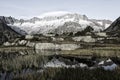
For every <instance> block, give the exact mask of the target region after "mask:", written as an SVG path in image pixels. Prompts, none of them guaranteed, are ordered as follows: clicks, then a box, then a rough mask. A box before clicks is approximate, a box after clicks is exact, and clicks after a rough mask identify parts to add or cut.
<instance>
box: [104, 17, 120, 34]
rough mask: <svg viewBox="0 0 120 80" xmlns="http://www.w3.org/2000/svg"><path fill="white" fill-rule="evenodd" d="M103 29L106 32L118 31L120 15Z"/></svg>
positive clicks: (119, 29) (119, 28)
mask: <svg viewBox="0 0 120 80" xmlns="http://www.w3.org/2000/svg"><path fill="white" fill-rule="evenodd" d="M105 31H106V32H119V31H120V17H119V18H118V19H116V20H115V21H114V22H113V23H112V24H111V25H110V26H109V27H108V28H107V29H106V30H105Z"/></svg>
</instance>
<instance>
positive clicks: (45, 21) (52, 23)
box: [12, 11, 102, 34]
mask: <svg viewBox="0 0 120 80" xmlns="http://www.w3.org/2000/svg"><path fill="white" fill-rule="evenodd" d="M66 22H68V23H67V24H68V26H66V27H67V28H68V30H70V31H76V29H77V27H73V28H72V30H71V29H70V27H69V26H70V25H73V26H74V25H75V23H76V24H80V26H81V28H80V29H82V30H84V29H85V28H86V27H87V26H91V27H93V28H94V30H95V31H99V30H101V29H102V27H101V26H98V25H99V24H98V23H96V24H98V25H96V24H95V23H94V22H92V21H90V20H88V19H87V17H86V16H83V15H80V14H77V13H71V12H64V11H58V12H51V13H45V14H43V15H41V16H39V19H33V20H32V21H31V20H25V21H23V22H16V23H14V24H13V25H12V26H16V27H18V28H20V29H21V30H24V31H25V32H27V33H28V34H36V33H49V31H54V30H55V29H57V28H58V27H59V28H60V26H61V27H62V25H64V24H65V23H66ZM69 22H70V24H69ZM72 22H73V23H72ZM64 27H65V26H64ZM78 27H79V26H78ZM62 29H63V28H62ZM62 31H63V32H64V31H65V30H62ZM70 31H69V32H70Z"/></svg>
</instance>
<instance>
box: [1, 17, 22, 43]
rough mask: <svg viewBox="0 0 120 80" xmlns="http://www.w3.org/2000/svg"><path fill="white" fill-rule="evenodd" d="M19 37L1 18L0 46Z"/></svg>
mask: <svg viewBox="0 0 120 80" xmlns="http://www.w3.org/2000/svg"><path fill="white" fill-rule="evenodd" d="M20 36H21V35H20V34H19V33H18V32H16V31H14V30H13V29H12V28H11V27H10V26H8V25H7V24H6V21H5V20H4V19H3V17H2V18H1V17H0V44H2V43H3V42H6V41H9V40H12V39H15V38H17V37H20Z"/></svg>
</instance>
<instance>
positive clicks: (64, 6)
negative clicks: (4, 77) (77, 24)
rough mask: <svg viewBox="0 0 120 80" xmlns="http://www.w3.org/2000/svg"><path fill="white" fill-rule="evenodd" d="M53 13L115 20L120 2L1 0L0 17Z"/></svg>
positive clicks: (100, 0)
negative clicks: (70, 13) (61, 12)
mask: <svg viewBox="0 0 120 80" xmlns="http://www.w3.org/2000/svg"><path fill="white" fill-rule="evenodd" d="M53 11H70V12H77V13H80V14H85V15H87V16H88V17H89V18H95V19H110V20H114V19H116V18H118V17H119V16H120V0H0V16H13V17H17V18H23V17H32V16H39V15H41V14H43V13H46V12H53Z"/></svg>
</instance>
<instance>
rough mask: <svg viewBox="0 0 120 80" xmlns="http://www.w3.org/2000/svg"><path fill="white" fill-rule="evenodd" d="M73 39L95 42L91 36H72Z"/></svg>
mask: <svg viewBox="0 0 120 80" xmlns="http://www.w3.org/2000/svg"><path fill="white" fill-rule="evenodd" d="M72 39H73V40H74V41H81V42H96V39H94V38H92V37H91V36H79V37H73V38H72Z"/></svg>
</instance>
